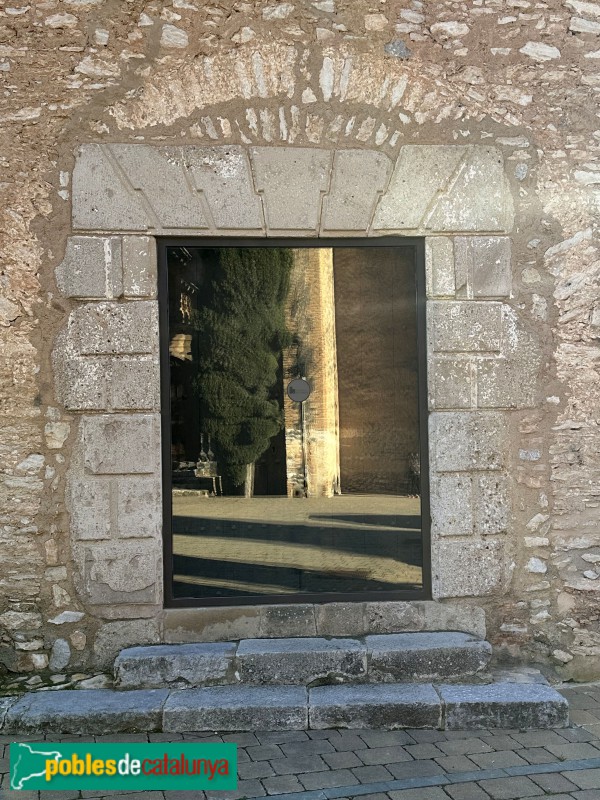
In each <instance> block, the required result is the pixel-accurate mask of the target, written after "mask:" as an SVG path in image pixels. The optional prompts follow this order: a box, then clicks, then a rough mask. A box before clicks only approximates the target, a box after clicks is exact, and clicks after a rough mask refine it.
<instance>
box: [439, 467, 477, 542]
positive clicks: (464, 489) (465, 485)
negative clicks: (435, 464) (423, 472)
mask: <svg viewBox="0 0 600 800" xmlns="http://www.w3.org/2000/svg"><path fill="white" fill-rule="evenodd" d="M472 481H473V478H472V476H471V475H470V474H468V473H467V474H465V473H458V474H451V473H449V474H441V475H440V474H433V475H432V476H431V478H430V491H431V495H430V496H431V533H432V535H433V536H470V535H472V533H473V502H472Z"/></svg>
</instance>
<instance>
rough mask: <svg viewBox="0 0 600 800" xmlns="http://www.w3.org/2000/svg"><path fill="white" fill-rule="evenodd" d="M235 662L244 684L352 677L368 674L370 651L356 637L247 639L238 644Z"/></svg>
mask: <svg viewBox="0 0 600 800" xmlns="http://www.w3.org/2000/svg"><path fill="white" fill-rule="evenodd" d="M236 665H237V672H238V673H239V676H240V680H241V681H242V683H256V684H274V683H275V684H297V683H298V684H310V683H312V682H314V681H317V680H328V681H331V682H333V681H341V680H352V679H358V678H362V677H364V676H365V675H366V673H367V651H366V647H365V645H364V643H362V642H359V641H356V640H354V639H322V638H318V637H314V638H310V639H304V638H294V639H247V640H245V641H242V642H240V643H239V645H238V649H237V654H236Z"/></svg>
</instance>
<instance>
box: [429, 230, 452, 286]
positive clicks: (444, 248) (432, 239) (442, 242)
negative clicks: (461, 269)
mask: <svg viewBox="0 0 600 800" xmlns="http://www.w3.org/2000/svg"><path fill="white" fill-rule="evenodd" d="M454 269H455V267H454V243H453V240H452V239H451V238H450V237H449V236H428V237H427V238H426V239H425V274H426V278H427V296H428V297H452V298H454V295H455V291H456V286H455V276H454Z"/></svg>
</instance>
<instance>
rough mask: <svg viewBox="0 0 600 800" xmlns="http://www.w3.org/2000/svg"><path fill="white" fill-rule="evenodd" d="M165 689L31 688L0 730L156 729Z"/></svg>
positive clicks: (89, 731)
mask: <svg viewBox="0 0 600 800" xmlns="http://www.w3.org/2000/svg"><path fill="white" fill-rule="evenodd" d="M167 696H168V691H167V690H166V689H148V690H140V691H130V692H118V691H113V690H111V689H86V690H82V691H80V692H77V694H75V693H74V692H73V691H68V690H64V691H61V690H58V691H55V692H30V693H29V694H26V695H24V696H23V697H22V698H21V699H20V700H19V701H18V702H17V703H15V705H14V706H12V707H11V708H10V709H9V711H8V713H7V715H6V719H5V723H4V728H3V730H4V731H6V732H11V731H12V732H14V733H21V732H23V733H25V732H28V731H32V732H35V731H40V730H43V731H46V732H54V733H81V734H88V735H89V734H103V733H121V732H127V731H136V730H137V731H153V730H159V729H160V727H161V721H162V708H163V705H164V703H165V701H166V699H167Z"/></svg>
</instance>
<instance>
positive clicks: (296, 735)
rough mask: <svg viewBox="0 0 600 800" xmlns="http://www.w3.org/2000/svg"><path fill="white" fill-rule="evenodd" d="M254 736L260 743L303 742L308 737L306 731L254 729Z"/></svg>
mask: <svg viewBox="0 0 600 800" xmlns="http://www.w3.org/2000/svg"><path fill="white" fill-rule="evenodd" d="M256 737H257V738H258V740H259V741H260V742H261V744H282V743H283V742H305V741H307V739H308V735H307V733H306V731H302V730H297V731H256Z"/></svg>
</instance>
